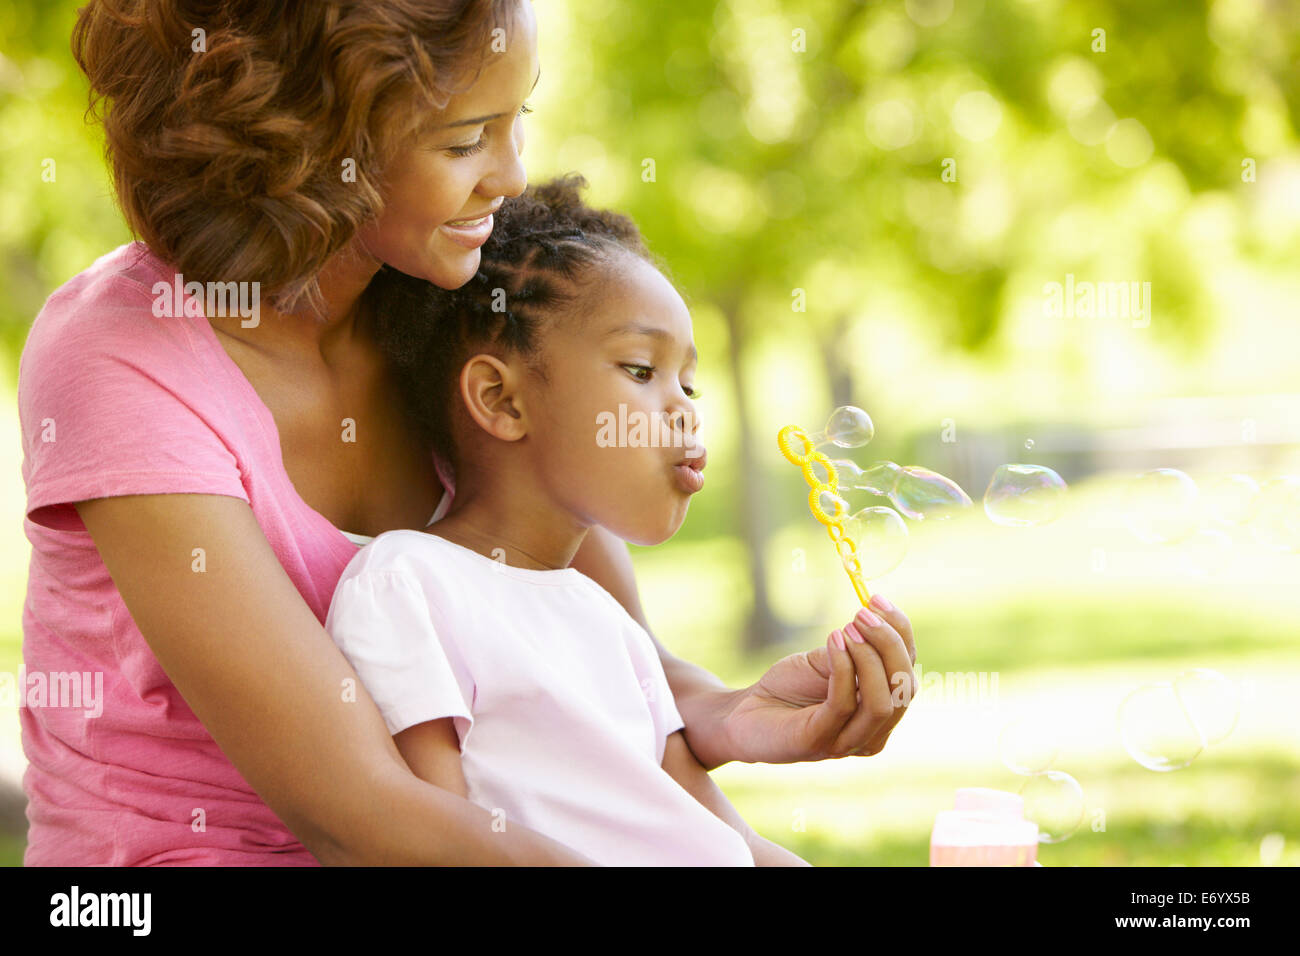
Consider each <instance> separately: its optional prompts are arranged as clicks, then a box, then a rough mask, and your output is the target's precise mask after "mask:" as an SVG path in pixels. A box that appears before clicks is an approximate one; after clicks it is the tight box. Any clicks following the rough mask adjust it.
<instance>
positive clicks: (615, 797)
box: [325, 531, 754, 866]
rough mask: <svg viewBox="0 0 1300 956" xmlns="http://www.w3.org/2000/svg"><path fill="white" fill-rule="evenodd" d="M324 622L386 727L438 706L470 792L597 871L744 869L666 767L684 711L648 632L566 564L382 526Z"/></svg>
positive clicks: (718, 827)
mask: <svg viewBox="0 0 1300 956" xmlns="http://www.w3.org/2000/svg"><path fill="white" fill-rule="evenodd" d="M325 626H326V628H327V629H328V630H329V632H330V635H331V636H332V637H333V638H334V641H335V643H337V644H338V646H339V647H340V648H341V649H342V650H343V653H344V654H346V655H347V657H348V660H349V661H351V663H352V666H353V668H354V669H355V670H356V672H357V675H358V676H359V677H360V678H361V682H362V683H363V684H364V685H365V687H366V690H367V691H368V692H369V693H370V696H371V697H373V698H374V700H375V703H376V704H378V706H379V710H380V712H381V713H382V714H383V716H384V721H385V722H386V724H387V725H388V730H389V732H390V733H393V734H396V733H400V732H401V731H403V730H405V729H406V728H408V727H412V726H415V725H416V724H419V723H423V722H425V721H429V720H435V719H438V718H442V717H449V718H451V720H452V724H453V725H454V726H455V728H456V734H457V736H458V738H459V740H460V759H461V768H462V770H463V771H464V775H465V782H466V784H467V786H468V789H469V792H468V796H469V799H470V801H471V802H473V803H476V804H478V805H479V806H481V807H483V808H484V809H486V810H488V811H490V812H491V813H492V814H493V825H494V826H497V825H499V826H502V827H505V828H507V829H508V828H509V827H510V826H512V825H517V826H523V827H527V828H529V829H531V830H535V831H537V832H538V833H543V834H545V835H546V836H549V837H551V838H552V839H555V840H558V841H559V842H560V843H563V844H565V845H566V846H570V847H572V848H573V849H575V850H578V851H579V852H581V853H583V854H585V855H586V856H588V857H590V858H591V859H593V860H595V861H596V862H597V863H602V864H605V865H608V866H753V865H754V858H753V855H752V854H751V853H750V850H749V847H748V846H747V845H746V843H745V840H744V838H743V837H741V835H740V834H739V833H737V832H736V831H735V830H733V829H732V828H731V827H730V826H728V825H727V824H726V823H724V822H723V821H722V820H720V819H718V817H716V816H714V814H713V813H712V812H711V811H709V810H708V809H706V808H705V807H704V806H703V805H702V804H700V803H699V801H697V800H696V799H695V798H694V797H692V796H691V795H690V794H689V793H687V792H686V791H685V790H684V789H682V787H681V786H680V785H679V784H678V783H677V781H675V780H674V779H673V778H672V777H671V776H669V774H668V772H667V771H666V770H664V769H663V767H662V763H663V758H664V749H665V744H666V741H667V739H668V736H669V735H670V734H672V733H673V732H675V731H677V730H680V729H681V728H682V726H683V724H682V718H681V716H680V714H678V712H677V707H676V706H675V704H674V702H673V695H672V691H671V690H669V687H668V681H667V679H666V678H665V676H664V671H663V665H662V664H661V663H660V661H659V654H658V651H657V650H656V648H655V646H654V642H653V641H652V640H651V638H650V635H649V634H647V633H646V631H645V629H644V628H643V627H641V625H640V624H638V623H637V622H636V621H635V620H634V619H633V618H632V617H631V615H629V614H628V613H627V611H626V610H625V609H624V608H623V606H622V605H620V604H619V603H618V602H617V601H616V600H614V598H613V597H612V596H611V595H610V594H609V592H608V591H606V590H605V589H604V588H602V587H601V586H600V585H599V584H597V583H596V582H595V581H593V580H591V579H590V578H589V577H587V576H586V575H584V574H582V573H581V572H580V571H578V570H577V569H576V568H561V569H559V570H555V571H543V570H532V569H529V568H516V567H511V566H510V565H507V564H504V563H502V562H500V561H494V560H493V559H491V558H489V557H486V556H485V555H482V554H479V553H478V552H477V551H473V550H471V549H469V548H465V547H462V546H461V545H458V544H455V543H453V542H451V541H448V540H446V539H445V538H440V537H438V536H437V535H435V534H427V533H425V532H421V531H389V532H388V533H386V534H381V535H379V536H378V537H377V538H375V539H374V541H373V542H371V543H370V544H369V545H367V546H366V547H364V548H362V549H361V551H359V552H358V553H357V555H356V556H355V557H354V558H353V559H352V562H351V563H350V564H349V565H348V566H347V568H346V569H345V570H344V572H343V576H342V578H341V579H340V581H339V586H338V591H337V592H336V593H335V595H334V601H333V604H332V605H331V606H330V612H329V616H328V617H327V618H326V621H325Z"/></svg>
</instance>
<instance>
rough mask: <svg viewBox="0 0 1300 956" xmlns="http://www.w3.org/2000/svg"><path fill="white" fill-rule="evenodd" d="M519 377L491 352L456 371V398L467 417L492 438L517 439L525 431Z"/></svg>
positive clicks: (470, 361) (524, 433)
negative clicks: (461, 404)
mask: <svg viewBox="0 0 1300 956" xmlns="http://www.w3.org/2000/svg"><path fill="white" fill-rule="evenodd" d="M519 381H520V376H519V374H518V373H517V372H516V370H515V369H514V368H512V367H511V366H509V365H507V364H506V363H505V362H502V361H501V360H500V359H499V358H497V357H496V356H495V355H488V354H487V353H481V354H479V355H475V356H474V357H473V358H471V359H469V360H468V361H467V362H466V363H465V365H464V367H463V368H461V370H460V397H461V401H462V402H464V403H465V410H466V411H467V412H468V413H469V416H470V418H472V419H473V420H474V422H475V423H476V424H477V425H478V426H479V428H482V429H483V430H484V431H485V432H487V433H488V434H489V435H491V436H492V437H493V438H499V439H501V440H502V441H518V440H519V439H520V438H523V437H524V435H526V434H527V433H528V420H527V418H526V417H525V415H524V409H523V396H522V395H520V393H519V388H518V386H519Z"/></svg>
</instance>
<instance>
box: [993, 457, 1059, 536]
mask: <svg viewBox="0 0 1300 956" xmlns="http://www.w3.org/2000/svg"><path fill="white" fill-rule="evenodd" d="M1064 507H1065V482H1064V481H1063V480H1061V476H1060V475H1058V474H1057V473H1056V472H1054V471H1052V469H1050V468H1047V467H1045V466H1043V465H1000V466H998V470H997V471H995V472H994V473H993V478H992V480H991V481H989V487H988V490H987V491H985V492H984V513H985V514H987V515H988V516H989V518H990V519H991V520H992V521H993V522H994V523H995V524H1000V525H1004V526H1005V527H1008V528H1013V527H1028V526H1030V525H1039V524H1046V523H1047V522H1049V521H1055V520H1056V519H1057V518H1059V517H1060V516H1061V511H1062V509H1063V508H1064Z"/></svg>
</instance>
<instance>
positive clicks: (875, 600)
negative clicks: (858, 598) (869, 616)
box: [868, 594, 897, 611]
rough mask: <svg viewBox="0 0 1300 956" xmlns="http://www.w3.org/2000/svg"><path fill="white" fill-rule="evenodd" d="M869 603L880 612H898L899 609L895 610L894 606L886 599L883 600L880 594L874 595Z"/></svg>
mask: <svg viewBox="0 0 1300 956" xmlns="http://www.w3.org/2000/svg"><path fill="white" fill-rule="evenodd" d="M868 603H869V604H871V605H872V606H873V607H875V608H876V610H878V611H894V610H897V608H895V607H894V605H892V604H890V603H889V602H888V601H887V600H885V598H883V597H882V596H881V595H879V594H873V595H872V596H871V600H870V601H869V602H868Z"/></svg>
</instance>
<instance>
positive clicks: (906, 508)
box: [889, 465, 971, 521]
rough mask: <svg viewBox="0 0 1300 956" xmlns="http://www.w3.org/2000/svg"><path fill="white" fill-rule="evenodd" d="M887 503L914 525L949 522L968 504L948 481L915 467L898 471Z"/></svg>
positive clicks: (951, 481)
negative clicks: (919, 522) (924, 522)
mask: <svg viewBox="0 0 1300 956" xmlns="http://www.w3.org/2000/svg"><path fill="white" fill-rule="evenodd" d="M889 500H890V501H891V502H892V503H893V505H894V507H895V508H897V509H898V510H899V511H901V512H902V513H903V514H905V515H906V516H907V517H909V518H911V519H912V520H914V521H922V520H925V519H929V520H932V521H934V520H943V519H945V518H951V517H952V516H953V515H955V514H957V513H958V512H959V511H961V510H962V509H963V508H969V507H970V503H971V501H970V497H969V496H968V495H967V494H966V492H964V491H962V490H961V488H960V487H959V486H958V485H957V483H956V482H955V481H953V480H952V479H951V478H945V477H944V476H943V475H941V474H939V473H938V472H937V471H931V470H930V469H929V468H921V467H920V466H919V465H908V466H907V467H906V468H900V469H899V470H898V475H897V476H896V479H895V481H894V487H893V490H892V491H891V492H890V493H889Z"/></svg>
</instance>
